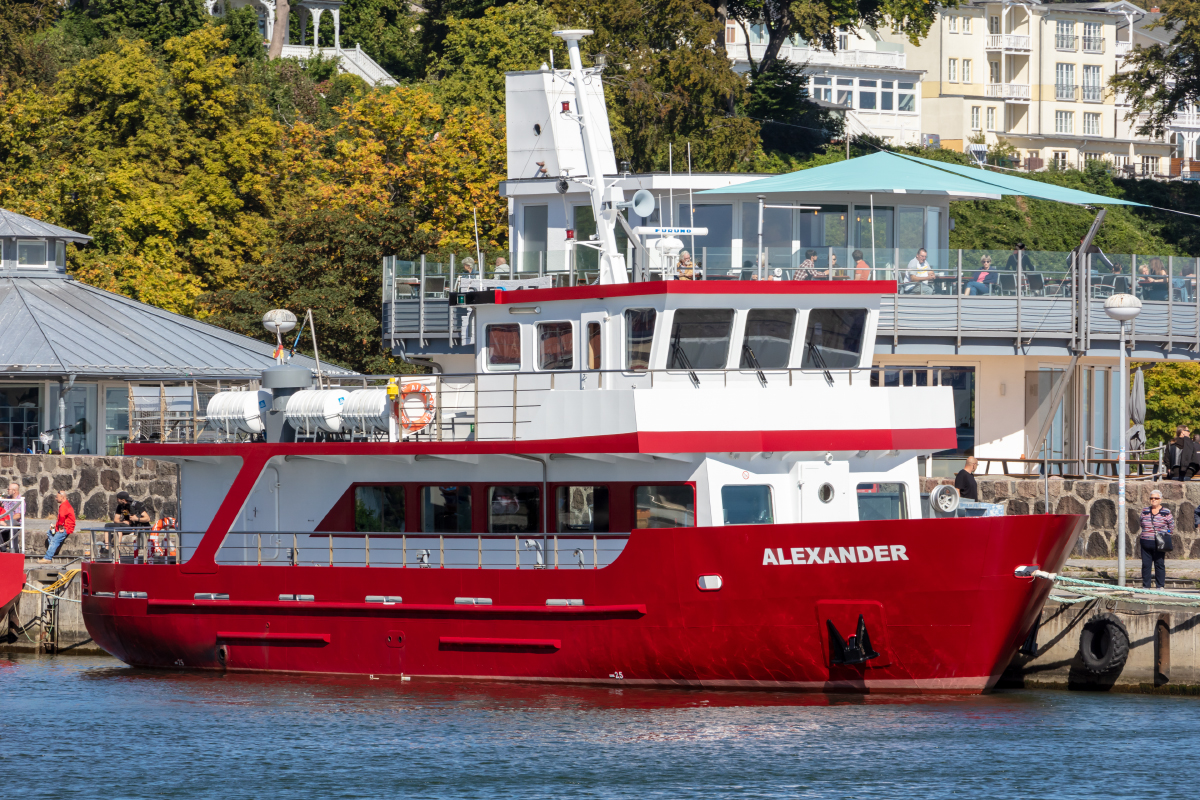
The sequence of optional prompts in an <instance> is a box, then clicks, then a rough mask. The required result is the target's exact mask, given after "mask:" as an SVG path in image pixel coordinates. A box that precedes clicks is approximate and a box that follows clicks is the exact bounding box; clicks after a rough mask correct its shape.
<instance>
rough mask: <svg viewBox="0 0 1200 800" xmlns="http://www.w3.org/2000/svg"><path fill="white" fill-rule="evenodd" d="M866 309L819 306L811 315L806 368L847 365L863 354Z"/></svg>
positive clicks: (853, 364) (805, 339)
mask: <svg viewBox="0 0 1200 800" xmlns="http://www.w3.org/2000/svg"><path fill="white" fill-rule="evenodd" d="M866 330H867V311H866V309H862V308H816V309H813V310H812V311H811V312H810V313H809V315H808V335H807V336H805V338H804V361H803V362H802V365H801V366H803V367H804V368H805V369H848V368H851V367H857V366H858V362H859V359H860V358H861V357H862V348H863V338H864V334H865V333H866Z"/></svg>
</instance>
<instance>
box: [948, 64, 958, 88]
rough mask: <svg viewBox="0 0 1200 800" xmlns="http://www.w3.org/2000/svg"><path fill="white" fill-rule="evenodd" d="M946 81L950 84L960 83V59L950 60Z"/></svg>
mask: <svg viewBox="0 0 1200 800" xmlns="http://www.w3.org/2000/svg"><path fill="white" fill-rule="evenodd" d="M946 80H948V81H950V83H958V59H957V58H952V59H950V63H949V65H947V67H946Z"/></svg>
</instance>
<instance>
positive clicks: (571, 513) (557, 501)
mask: <svg viewBox="0 0 1200 800" xmlns="http://www.w3.org/2000/svg"><path fill="white" fill-rule="evenodd" d="M554 506H555V516H556V517H557V520H558V525H557V527H558V532H559V533H608V487H607V486H559V487H558V488H556V489H555V490H554Z"/></svg>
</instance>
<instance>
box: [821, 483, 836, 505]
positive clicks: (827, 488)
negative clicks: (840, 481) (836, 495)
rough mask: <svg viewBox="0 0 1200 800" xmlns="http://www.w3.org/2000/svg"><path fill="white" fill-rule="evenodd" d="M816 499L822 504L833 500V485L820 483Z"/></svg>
mask: <svg viewBox="0 0 1200 800" xmlns="http://www.w3.org/2000/svg"><path fill="white" fill-rule="evenodd" d="M817 497H818V498H820V500H821V502H822V503H828V502H830V501H832V500H833V484H832V483H822V484H821V488H820V489H817Z"/></svg>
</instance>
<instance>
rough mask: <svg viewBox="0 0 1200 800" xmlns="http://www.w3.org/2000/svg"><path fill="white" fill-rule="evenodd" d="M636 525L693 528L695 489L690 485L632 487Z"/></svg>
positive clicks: (694, 521)
mask: <svg viewBox="0 0 1200 800" xmlns="http://www.w3.org/2000/svg"><path fill="white" fill-rule="evenodd" d="M634 516H635V519H636V527H638V528H692V527H695V525H696V492H695V490H693V489H692V487H691V486H688V485H687V484H684V485H682V486H679V485H675V486H639V487H637V489H635V490H634Z"/></svg>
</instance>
